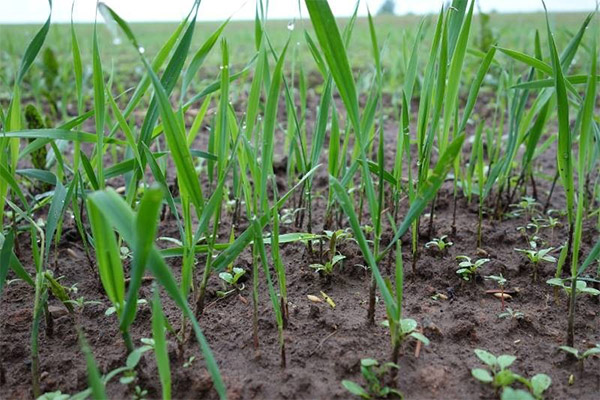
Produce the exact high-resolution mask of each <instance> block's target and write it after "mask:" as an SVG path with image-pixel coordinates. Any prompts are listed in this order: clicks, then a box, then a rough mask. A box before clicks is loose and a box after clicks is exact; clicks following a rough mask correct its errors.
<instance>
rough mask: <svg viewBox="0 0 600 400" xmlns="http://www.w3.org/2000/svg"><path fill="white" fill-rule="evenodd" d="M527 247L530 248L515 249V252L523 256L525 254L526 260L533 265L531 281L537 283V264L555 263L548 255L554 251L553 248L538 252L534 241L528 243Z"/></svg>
mask: <svg viewBox="0 0 600 400" xmlns="http://www.w3.org/2000/svg"><path fill="white" fill-rule="evenodd" d="M529 247H530V248H529V249H515V251H516V252H519V253H523V254H525V256H527V258H528V259H529V261H530V262H531V264H532V265H533V281H537V276H538V266H539V264H540V263H541V262H542V261H543V262H548V263H555V262H556V257H554V256H551V255H550V254H549V253H550V252H551V251H553V250H554V247H548V248H545V249H539V250H538V248H537V242H535V241H530V242H529Z"/></svg>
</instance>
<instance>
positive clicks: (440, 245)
mask: <svg viewBox="0 0 600 400" xmlns="http://www.w3.org/2000/svg"><path fill="white" fill-rule="evenodd" d="M453 244H454V243H452V242H451V241H449V240H448V235H443V236H440V237H439V238H433V239H431V241H429V242H427V243H425V248H426V249H429V248H433V247H435V248H436V249H437V250H438V251H439V252H440V253H443V252H445V251H447V249H448V247H450V246H452V245H453Z"/></svg>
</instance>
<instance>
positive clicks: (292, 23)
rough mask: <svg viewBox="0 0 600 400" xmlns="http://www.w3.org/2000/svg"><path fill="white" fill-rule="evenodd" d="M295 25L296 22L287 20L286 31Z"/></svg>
mask: <svg viewBox="0 0 600 400" xmlns="http://www.w3.org/2000/svg"><path fill="white" fill-rule="evenodd" d="M295 26H296V24H295V23H294V21H290V22H288V24H287V28H288V31H293V30H294V28H295Z"/></svg>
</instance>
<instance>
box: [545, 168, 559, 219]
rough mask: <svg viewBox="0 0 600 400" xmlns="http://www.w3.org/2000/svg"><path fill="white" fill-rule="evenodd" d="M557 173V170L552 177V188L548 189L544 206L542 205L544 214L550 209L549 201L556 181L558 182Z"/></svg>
mask: <svg viewBox="0 0 600 400" xmlns="http://www.w3.org/2000/svg"><path fill="white" fill-rule="evenodd" d="M558 177H559V173H558V170H557V171H556V174H555V175H554V179H553V180H552V186H551V187H550V192H549V193H548V198H547V199H546V204H545V205H544V213H545V212H546V211H548V208H549V207H550V199H552V193H554V188H555V187H556V181H558Z"/></svg>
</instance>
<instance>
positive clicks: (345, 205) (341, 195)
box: [329, 176, 397, 315]
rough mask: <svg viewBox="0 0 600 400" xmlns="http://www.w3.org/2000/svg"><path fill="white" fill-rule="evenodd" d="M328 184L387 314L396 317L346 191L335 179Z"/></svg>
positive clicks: (330, 179)
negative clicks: (374, 282)
mask: <svg viewBox="0 0 600 400" xmlns="http://www.w3.org/2000/svg"><path fill="white" fill-rule="evenodd" d="M329 184H330V185H331V186H332V187H333V191H334V193H335V196H336V197H337V199H338V203H339V204H340V207H342V210H344V214H346V217H347V218H348V221H349V222H350V227H351V228H352V231H353V232H354V238H355V239H356V241H357V242H358V246H359V247H360V250H361V251H362V254H363V257H364V258H365V261H366V262H367V265H368V266H369V268H371V271H372V272H373V276H374V277H375V281H376V282H377V287H378V288H379V290H380V291H381V294H382V295H383V299H384V301H385V305H386V308H387V309H388V312H389V313H390V314H392V315H396V309H397V304H396V302H395V300H394V297H393V296H392V294H391V293H390V291H389V289H388V287H387V285H386V284H385V281H384V279H383V276H382V275H381V272H380V271H379V267H378V266H377V262H376V260H375V257H374V256H373V253H372V252H371V250H370V249H369V245H368V243H367V239H366V238H365V235H364V233H363V231H362V229H361V227H360V223H359V222H358V217H357V215H356V212H355V211H354V206H353V205H352V201H351V200H350V197H349V196H348V193H347V191H346V189H345V188H344V186H342V184H341V183H340V182H339V181H338V180H337V179H335V178H334V177H332V176H330V177H329Z"/></svg>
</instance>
